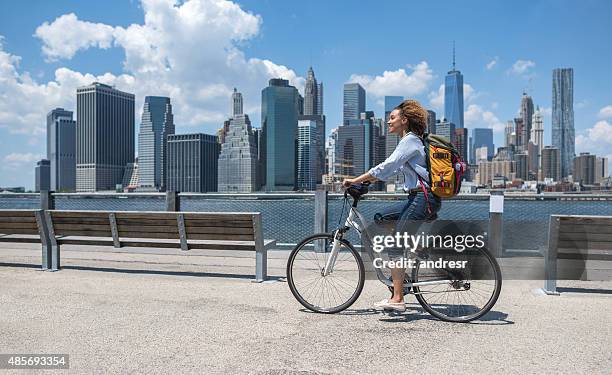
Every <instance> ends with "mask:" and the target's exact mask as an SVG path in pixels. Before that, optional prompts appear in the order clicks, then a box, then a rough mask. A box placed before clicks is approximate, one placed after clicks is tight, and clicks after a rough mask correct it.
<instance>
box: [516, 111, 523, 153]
mask: <svg viewBox="0 0 612 375" xmlns="http://www.w3.org/2000/svg"><path fill="white" fill-rule="evenodd" d="M514 134H515V139H514V141H515V146H516V148H517V150H518V151H522V150H524V149H525V138H524V137H525V123H524V122H523V118H522V117H516V118H515V119H514Z"/></svg>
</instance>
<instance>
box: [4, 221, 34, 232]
mask: <svg viewBox="0 0 612 375" xmlns="http://www.w3.org/2000/svg"><path fill="white" fill-rule="evenodd" d="M12 228H17V229H19V228H23V229H32V228H34V229H37V228H38V225H37V224H36V221H34V222H28V223H0V230H3V229H8V230H10V229H12Z"/></svg>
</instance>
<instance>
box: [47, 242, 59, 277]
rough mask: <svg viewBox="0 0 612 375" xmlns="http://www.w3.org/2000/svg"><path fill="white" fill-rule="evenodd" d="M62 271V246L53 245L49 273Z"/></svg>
mask: <svg viewBox="0 0 612 375" xmlns="http://www.w3.org/2000/svg"><path fill="white" fill-rule="evenodd" d="M59 269H60V245H51V269H50V270H49V271H59Z"/></svg>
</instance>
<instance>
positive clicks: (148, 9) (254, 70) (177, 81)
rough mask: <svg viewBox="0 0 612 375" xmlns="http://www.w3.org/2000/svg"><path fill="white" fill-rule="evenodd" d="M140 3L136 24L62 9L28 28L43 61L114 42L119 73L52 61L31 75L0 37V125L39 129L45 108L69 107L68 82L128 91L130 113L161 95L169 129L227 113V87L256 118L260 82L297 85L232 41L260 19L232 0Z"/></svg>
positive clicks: (248, 33)
mask: <svg viewBox="0 0 612 375" xmlns="http://www.w3.org/2000/svg"><path fill="white" fill-rule="evenodd" d="M175 3H176V4H175ZM142 8H143V11H144V23H143V24H132V25H130V26H128V27H121V26H112V25H104V24H100V23H91V22H85V21H82V20H79V19H78V18H77V16H76V15H74V14H67V15H63V16H60V17H58V18H57V19H56V20H54V21H53V22H50V23H48V22H46V23H44V24H43V25H41V26H40V27H39V28H38V29H37V30H36V34H35V36H36V37H37V38H39V39H40V40H41V41H42V43H43V47H42V49H43V53H44V54H45V56H46V57H47V59H49V60H54V59H67V58H71V57H73V56H74V54H75V53H77V52H78V51H82V50H85V49H88V48H108V47H110V46H115V47H118V48H122V49H123V50H124V51H125V60H124V61H123V68H124V72H123V74H120V75H116V74H111V73H106V74H102V75H98V76H94V75H91V74H88V73H86V72H78V71H73V70H71V69H68V68H59V69H57V70H56V71H55V77H54V79H53V80H51V81H49V82H36V81H35V80H34V79H32V78H31V77H30V75H29V73H28V72H22V71H20V69H19V59H20V58H19V57H17V56H14V55H11V54H10V53H8V52H6V51H4V49H3V48H2V45H1V43H0V78H1V79H0V96H3V97H6V98H7V99H6V100H4V99H3V100H2V101H0V127H4V128H8V129H9V131H10V132H11V133H24V134H34V135H35V134H44V131H45V129H44V128H45V125H44V124H45V115H46V113H47V112H48V111H49V110H50V109H52V108H54V107H56V106H61V107H64V108H66V109H71V110H75V109H76V108H75V100H76V88H77V87H79V86H82V85H87V84H90V83H91V82H93V81H100V82H103V83H106V84H110V85H115V86H116V87H117V88H118V89H120V90H123V91H128V92H131V93H134V94H135V95H136V114H135V115H136V117H137V118H139V117H140V112H141V111H142V103H143V101H144V97H145V96H146V95H162V96H169V97H170V98H171V99H172V105H173V110H174V113H175V123H176V125H177V132H180V131H181V128H183V127H184V128H193V127H201V126H205V128H203V129H199V130H200V131H206V132H209V133H212V132H213V131H214V130H215V129H216V128H218V127H220V126H221V124H222V121H223V120H224V119H226V118H227V117H228V116H229V108H230V105H229V102H230V100H231V91H232V89H233V87H237V88H238V90H239V91H241V92H242V93H243V96H244V100H245V103H244V104H245V108H257V112H255V113H253V112H252V113H249V115H250V116H251V118H253V119H257V118H258V115H259V103H260V100H261V99H260V98H261V89H262V88H263V87H266V86H267V85H268V80H269V79H270V78H275V77H282V78H285V79H288V80H289V81H290V83H291V84H293V85H294V86H296V87H298V88H299V89H301V88H302V87H303V85H304V79H303V78H302V77H300V76H298V75H297V74H296V73H295V72H294V71H293V70H291V69H290V68H288V67H286V66H284V65H281V64H277V63H275V62H272V61H270V60H266V59H260V58H247V57H246V56H245V55H244V53H243V51H242V50H241V49H240V46H241V45H242V44H243V43H244V42H245V41H248V40H250V39H252V38H253V37H255V36H256V35H258V33H259V32H260V28H261V23H262V20H261V17H260V16H258V15H253V14H251V13H249V12H246V11H244V10H243V9H241V8H240V6H239V5H237V4H235V3H233V2H230V1H217V0H187V1H185V2H176V1H173V0H143V1H142ZM74 30H77V31H78V32H77V31H74ZM0 42H1V41H0ZM31 103H36V105H32V104H31ZM138 124H139V121H137V126H138ZM191 130H193V129H191Z"/></svg>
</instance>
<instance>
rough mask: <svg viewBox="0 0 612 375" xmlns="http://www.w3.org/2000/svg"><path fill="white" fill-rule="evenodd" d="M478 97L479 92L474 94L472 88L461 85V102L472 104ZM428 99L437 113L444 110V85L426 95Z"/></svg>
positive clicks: (474, 91) (466, 84)
mask: <svg viewBox="0 0 612 375" xmlns="http://www.w3.org/2000/svg"><path fill="white" fill-rule="evenodd" d="M479 96H480V93H479V92H476V90H474V88H473V87H472V86H471V85H470V84H468V83H464V84H463V101H464V103H472V102H474V100H475V99H476V98H478V97H479ZM427 98H428V99H429V104H430V105H431V107H432V108H434V109H437V110H439V111H441V110H443V109H444V85H443V84H442V85H440V87H438V91H432V92H430V93H429V94H428V95H427Z"/></svg>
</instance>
